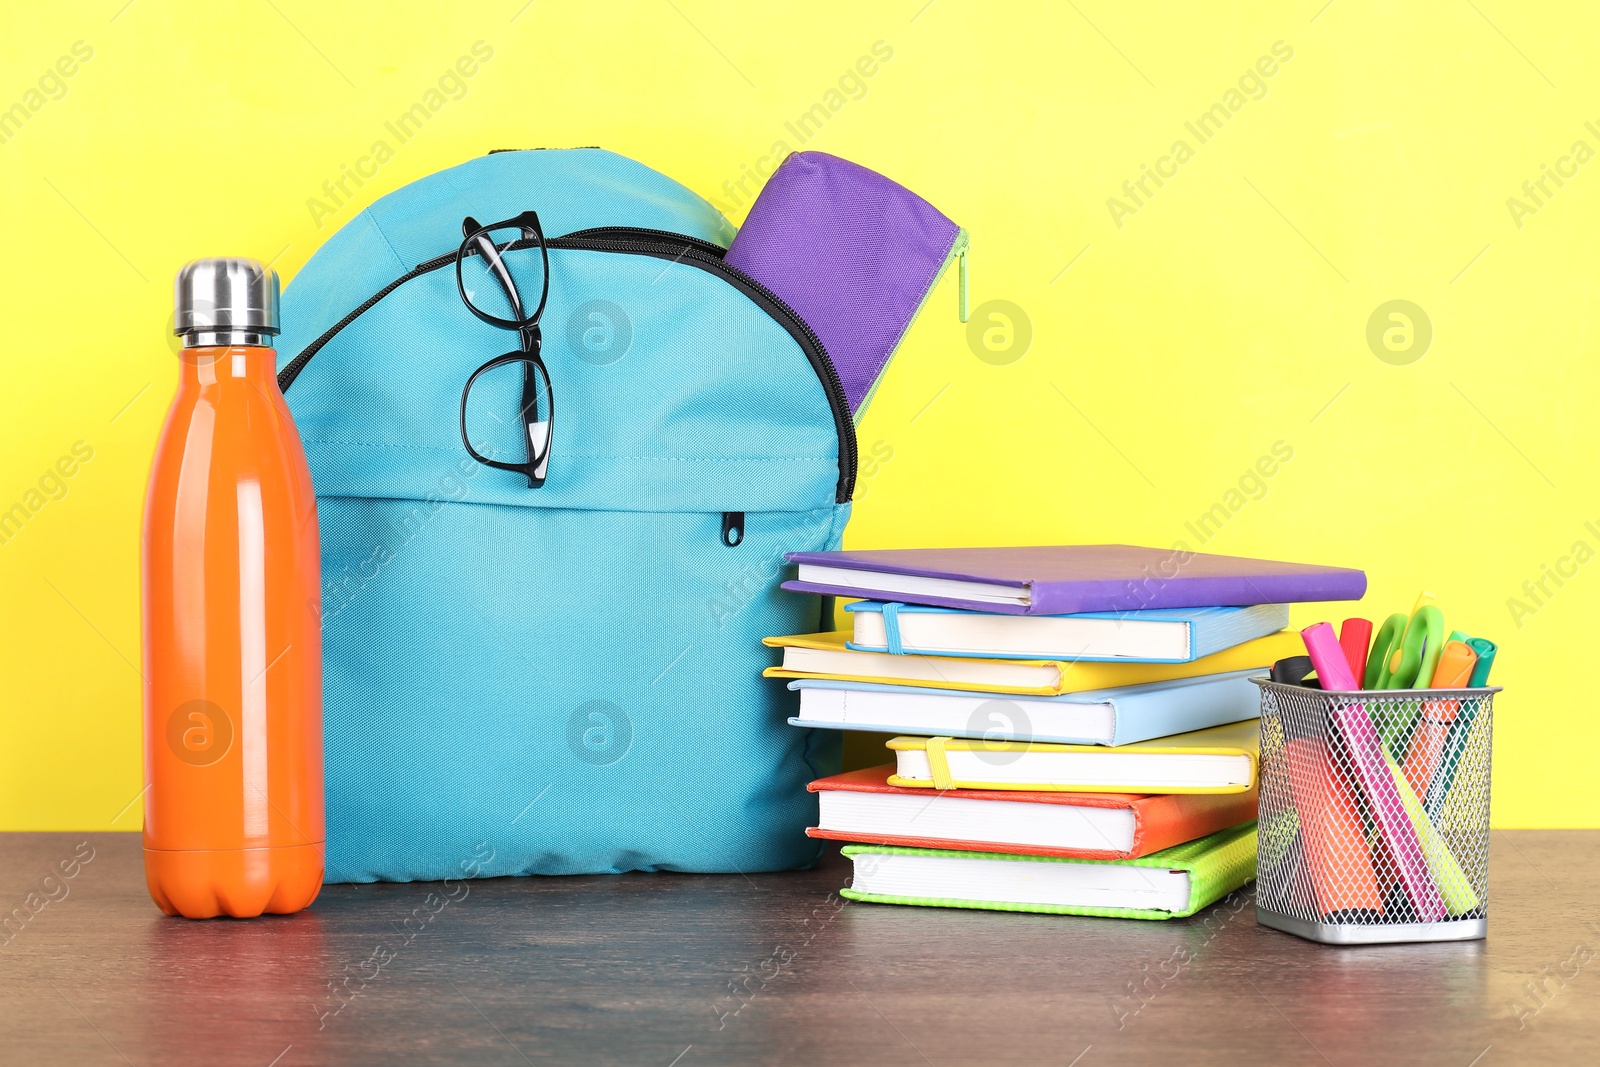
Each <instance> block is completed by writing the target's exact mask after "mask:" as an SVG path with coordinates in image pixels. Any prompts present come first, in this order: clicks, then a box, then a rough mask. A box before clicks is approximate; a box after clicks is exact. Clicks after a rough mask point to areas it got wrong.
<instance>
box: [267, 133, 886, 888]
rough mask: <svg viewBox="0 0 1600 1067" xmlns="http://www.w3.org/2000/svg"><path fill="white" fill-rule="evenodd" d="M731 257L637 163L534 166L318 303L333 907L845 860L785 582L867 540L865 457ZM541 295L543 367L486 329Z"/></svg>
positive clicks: (291, 363)
mask: <svg viewBox="0 0 1600 1067" xmlns="http://www.w3.org/2000/svg"><path fill="white" fill-rule="evenodd" d="M529 212H535V213H537V218H536V220H535V219H534V218H533V216H530V215H528V214H527V213H529ZM464 220H466V221H464ZM475 220H483V224H484V225H482V226H480V225H479V223H478V222H477V221H475ZM502 220H508V221H509V223H510V225H509V227H508V228H506V229H494V228H493V225H492V224H494V223H497V222H500V221H502ZM541 230H542V239H541V236H540V234H541ZM473 231H479V235H478V237H477V238H476V239H474V238H473V236H472V233H473ZM507 232H510V233H511V234H512V235H513V236H514V237H516V238H519V239H517V240H515V242H514V243H510V244H507V243H505V242H503V241H501V238H502V237H503V236H504V235H505V234H506V233H507ZM464 237H466V238H467V240H466V241H465V242H464V243H463V238H464ZM731 237H732V229H731V227H730V226H729V225H728V223H727V222H726V220H724V219H723V218H722V216H721V215H720V214H718V212H717V211H716V210H715V209H713V208H712V207H711V206H710V205H709V204H707V203H706V202H705V201H704V200H702V199H701V198H700V197H698V196H696V195H695V194H693V193H692V192H690V191H689V190H688V189H686V188H684V187H683V186H681V185H678V184H677V183H676V182H673V181H671V180H669V179H667V178H665V177H663V176H662V175H660V174H657V173H656V172H654V171H652V170H650V169H649V168H647V167H644V166H642V165H640V164H638V163H635V162H632V161H630V160H627V159H624V158H622V157H619V156H616V155H613V154H611V153H609V152H603V151H600V150H597V149H572V150H564V151H537V150H535V151H520V152H502V153H494V154H491V155H489V156H486V157H484V158H481V159H476V160H473V161H471V162H469V163H465V164H463V165H461V166H458V167H454V168H452V169H450V170H446V171H443V172H441V173H439V174H435V175H432V176H431V177H428V178H424V179H422V180H420V181H417V182H415V183H413V184H411V185H408V186H406V187H405V188H403V189H400V190H398V191H396V192H394V193H391V194H389V195H388V196H385V197H383V198H382V199H381V200H379V201H378V202H377V203H375V204H373V205H372V207H371V208H370V209H368V210H366V211H364V212H362V213H361V214H360V215H359V216H357V217H356V218H354V219H353V220H351V221H350V222H349V223H348V224H347V225H346V226H344V227H343V228H342V229H341V230H340V231H339V232H338V233H337V234H336V235H334V236H333V237H332V238H331V239H330V240H329V241H328V242H327V243H326V244H325V245H324V246H323V247H322V248H321V250H319V251H318V252H317V253H316V255H314V256H313V257H312V258H311V260H310V262H308V263H307V264H306V265H305V267H304V268H303V269H302V270H301V271H300V273H299V275H298V276H297V277H296V278H295V279H294V281H293V284H291V285H290V286H289V287H288V289H287V291H286V292H285V294H284V298H283V321H284V332H283V334H282V336H281V337H280V338H279V352H280V356H281V359H282V361H283V362H282V365H281V367H280V373H279V382H280V384H281V385H282V386H283V389H284V394H285V396H286V397H287V399H288V402H289V407H290V409H291V410H292V411H293V413H294V417H295V421H296V423H297V425H298V426H299V430H300V434H301V437H302V439H303V440H304V442H305V447H306V453H307V455H308V457H309V459H310V463H311V472H312V477H313V480H314V482H315V484H316V491H317V507H318V519H319V522H320V523H321V532H322V567H323V589H322V612H323V627H322V633H323V661H324V686H323V692H324V707H325V717H326V742H325V745H326V763H327V803H328V851H327V856H328V874H327V877H328V881H330V882H366V881H374V880H401V881H403V880H412V879H439V878H445V877H460V876H461V875H462V873H463V872H464V871H466V872H468V873H475V874H480V875H483V876H493V875H510V874H577V873H592V872H613V871H628V870H676V871H704V872H735V871H746V872H748V871H765V870H779V869H785V868H793V867H798V866H803V865H805V864H807V863H809V862H811V861H812V860H813V859H814V858H815V856H816V854H817V845H818V843H817V842H815V841H812V840H810V839H808V838H807V837H806V836H805V835H804V832H803V831H804V829H805V827H806V826H807V825H810V824H811V823H812V822H813V821H814V820H815V815H816V806H815V799H814V797H813V796H812V794H809V793H807V792H806V790H805V785H806V783H807V782H808V781H810V780H812V779H814V778H817V777H819V776H822V775H825V774H829V773H833V772H835V771H837V770H838V764H839V750H838V736H839V735H838V734H837V733H836V732H835V731H831V730H798V729H795V728H793V727H791V726H789V725H787V724H786V721H785V720H786V718H787V716H788V715H789V714H791V711H790V709H789V707H788V701H789V699H792V694H790V693H788V692H787V691H786V690H785V689H784V688H783V683H782V682H781V681H778V680H769V679H764V678H762V677H761V671H762V668H763V667H765V666H768V665H769V664H770V663H771V662H772V658H771V653H770V652H769V650H767V649H765V648H763V646H762V645H761V638H763V637H765V636H768V635H773V634H790V633H804V632H810V631H814V630H817V629H820V628H822V627H823V625H824V614H823V605H822V604H821V602H820V601H819V600H818V599H817V598H814V597H807V596H802V595H798V594H794V593H785V592H781V591H779V589H778V588H777V585H778V582H779V580H781V577H782V572H783V568H784V562H783V554H784V553H785V552H792V551H799V550H807V549H829V548H836V547H838V544H839V539H840V535H841V533H842V531H843V529H844V525H845V521H846V519H847V518H848V516H849V511H850V504H849V501H850V495H851V490H852V486H853V482H854V479H855V465H856V442H855V432H854V428H853V424H852V420H851V415H850V409H849V407H848V405H847V402H846V400H845V397H844V393H843V390H842V389H841V387H840V384H839V379H838V375H837V374H836V373H835V371H834V368H833V366H832V364H831V363H830V362H829V360H828V357H827V355H826V353H825V352H823V350H822V346H821V344H820V342H818V341H817V340H816V337H815V335H814V334H812V332H811V331H810V330H809V329H808V328H807V327H806V326H805V324H804V323H803V322H801V321H800V320H799V318H798V317H797V316H795V314H794V313H793V312H792V311H790V310H789V309H788V308H787V307H786V306H785V305H784V304H783V303H782V302H781V301H779V300H778V299H776V298H775V297H773V296H772V295H771V294H770V293H769V292H768V291H766V290H765V289H763V288H762V287H761V286H759V285H758V284H756V283H755V282H753V281H751V280H750V279H749V278H748V277H746V276H744V275H742V274H740V273H739V272H738V271H736V270H734V269H732V268H731V267H727V266H725V265H724V264H723V263H722V261H721V253H722V250H723V249H724V248H725V247H726V245H727V243H728V241H729V240H730V238H731ZM541 244H542V246H543V247H542V248H541ZM458 248H459V249H462V250H464V251H461V253H460V254H459V255H458ZM458 262H459V263H460V264H461V265H462V266H461V267H460V268H459V274H458V266H457V264H458ZM543 263H547V264H548V271H547V273H546V272H545V271H544V269H543V267H542V266H541V264H543ZM458 277H459V281H458ZM507 277H509V279H510V281H511V282H512V285H511V287H510V288H509V289H507V288H506V286H505V284H504V279H505V278H507ZM530 279H531V280H533V283H534V284H532V285H530V284H529V280H530ZM543 279H548V302H547V303H546V305H545V306H544V308H543V314H542V317H541V318H540V320H539V329H538V333H539V338H538V340H537V341H534V340H530V337H529V335H530V334H531V333H532V332H533V331H530V330H526V329H524V330H521V331H518V330H517V329H507V328H502V327H500V326H496V325H493V324H491V323H490V322H487V321H483V320H482V319H481V318H480V317H479V315H477V314H475V313H474V311H473V310H471V309H470V308H469V304H468V302H469V301H470V302H471V304H472V306H474V307H476V308H477V309H478V311H479V312H481V313H483V314H486V315H489V316H490V317H500V318H502V319H506V320H515V319H523V320H525V319H526V318H527V317H528V316H530V315H532V314H533V312H534V310H535V306H536V304H537V301H538V299H539V294H540V291H541V290H542V285H540V284H539V282H540V281H542V280H543ZM530 290H531V291H530ZM513 292H514V293H517V294H518V298H519V299H520V305H519V306H518V307H517V308H515V309H511V308H510V302H511V300H512V299H513V297H512V296H510V295H509V294H510V293H513ZM497 301H498V303H497ZM496 308H498V309H499V310H496ZM502 353H510V354H509V355H507V356H505V358H504V360H502V361H498V362H496V357H500V356H501V355H502ZM535 355H536V356H537V357H538V360H537V366H535V361H534V360H533V356H535ZM486 363H493V364H494V365H493V366H492V367H490V368H489V369H487V370H485V371H484V372H483V374H482V375H481V377H479V378H477V380H476V381H475V382H473V384H472V389H471V394H470V401H469V400H464V388H465V387H466V386H467V385H468V381H469V379H470V378H472V377H473V376H474V373H475V372H477V371H478V370H479V369H480V368H483V367H484V365H485V364H486ZM552 409H553V418H552V415H551V413H552ZM519 415H520V416H522V417H521V418H519ZM524 433H526V436H523V435H524ZM469 443H470V445H471V448H472V450H473V451H474V452H475V453H477V456H478V458H476V459H475V458H474V457H473V456H472V455H469V452H468V447H467V445H468V444H469ZM480 460H483V461H484V462H480ZM486 463H487V464H489V465H486ZM486 856H488V857H490V858H488V859H485V857H486Z"/></svg>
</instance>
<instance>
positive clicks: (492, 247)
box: [456, 211, 555, 489]
mask: <svg viewBox="0 0 1600 1067" xmlns="http://www.w3.org/2000/svg"><path fill="white" fill-rule="evenodd" d="M461 232H462V233H464V234H465V235H466V237H465V239H464V240H463V241H462V242H461V247H460V248H459V249H458V250H457V251H456V290H457V291H458V292H459V293H460V294H461V302H462V303H464V304H466V305H467V310H468V311H470V312H472V313H473V314H474V315H476V316H477V317H478V318H479V319H481V320H483V321H484V322H487V323H488V324H489V325H491V326H498V327H500V328H501V329H503V330H516V331H517V334H518V336H519V337H520V338H521V341H522V347H521V349H520V350H519V351H516V352H507V353H506V354H505V355H503V356H496V357H495V358H494V359H491V360H489V362H487V363H485V364H484V365H483V366H481V367H479V368H478V369H477V370H475V371H473V372H472V375H471V376H470V377H468V378H467V384H466V385H465V386H464V387H463V388H462V390H461V444H462V445H463V446H464V447H465V448H466V450H467V454H468V455H469V456H471V457H472V458H473V459H475V460H477V461H478V462H479V463H482V464H483V465H484V466H486V467H493V468H495V469H496V470H503V471H512V472H514V473H518V474H524V475H526V476H527V478H528V486H529V488H531V489H537V488H539V487H540V486H542V485H543V484H544V479H545V473H546V471H547V469H548V467H549V465H550V432H551V428H552V424H553V420H554V417H555V403H554V397H553V394H552V392H551V389H550V371H549V369H548V368H546V367H545V365H544V359H543V358H542V357H541V356H540V354H539V350H540V347H541V345H542V343H543V339H542V336H541V334H540V331H539V319H540V316H542V315H543V314H544V305H545V301H546V300H548V299H549V297H550V250H549V249H548V248H547V247H546V246H545V240H544V230H543V228H541V227H540V225H539V216H538V214H537V213H536V212H533V211H524V212H523V213H522V214H520V215H518V216H516V217H515V218H510V219H506V220H505V221H504V222H496V223H491V224H490V225H488V226H480V225H479V224H478V221H477V220H476V219H474V218H472V217H471V216H468V217H467V218H465V219H462V220H461ZM535 246H537V247H538V249H539V258H538V263H537V267H535V265H534V262H533V260H532V257H528V256H518V257H516V259H515V262H514V263H513V261H512V260H511V259H510V258H508V257H506V256H505V255H504V253H506V252H509V251H513V250H523V249H528V248H532V247H535ZM535 270H537V272H538V277H537V278H535V277H534V271H535ZM535 289H537V290H538V293H539V302H538V304H536V305H535V306H534V307H533V310H532V311H527V310H526V305H525V303H524V299H523V294H524V293H529V294H531V293H532V292H533V291H534V290H535ZM511 363H521V364H522V365H523V377H522V403H521V408H520V413H519V414H520V419H521V425H522V426H523V439H524V442H525V443H526V445H527V455H528V458H527V461H526V462H523V463H506V462H503V461H501V460H498V459H490V458H489V457H488V456H485V455H483V454H481V453H480V452H479V451H478V450H477V449H476V448H474V447H472V442H471V441H470V440H469V439H468V437H467V398H468V397H469V396H471V395H472V386H473V383H475V382H476V381H477V380H478V379H479V377H481V376H482V375H484V374H486V373H488V372H489V371H492V370H494V369H496V368H497V367H504V366H506V365H507V364H511ZM513 454H515V453H513Z"/></svg>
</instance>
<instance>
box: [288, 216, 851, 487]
mask: <svg viewBox="0 0 1600 1067" xmlns="http://www.w3.org/2000/svg"><path fill="white" fill-rule="evenodd" d="M535 244H536V242H535V241H514V242H512V243H511V244H510V245H508V246H507V251H515V250H518V249H523V248H531V247H534V245H535ZM545 245H546V246H547V247H548V248H551V249H566V250H568V251H575V252H615V253H621V254H625V255H643V256H653V257H655V258H657V259H666V260H671V261H672V262H675V263H690V264H693V265H694V266H696V267H699V268H700V269H701V270H704V271H706V272H707V273H708V274H715V275H718V276H719V277H721V278H722V279H723V280H724V281H726V282H728V283H729V284H730V285H732V286H733V287H734V288H735V289H738V290H739V291H740V292H742V293H744V294H745V296H747V297H749V298H750V299H751V301H753V302H754V303H755V304H756V305H757V306H758V307H760V308H761V310H762V311H764V312H766V313H767V315H768V316H769V317H771V318H772V319H773V320H774V321H776V322H777V323H778V325H780V326H782V327H783V328H784V329H785V330H787V331H788V332H789V335H790V336H791V337H793V338H794V339H795V343H797V344H798V345H799V346H800V350H801V351H803V352H804V353H805V354H806V359H807V360H808V361H809V362H810V363H811V368H812V370H813V371H815V372H816V375H817V378H818V380H820V381H821V382H822V390H823V392H824V393H826V394H827V397H828V407H829V408H830V409H831V411H832V413H833V422H834V428H835V430H836V431H837V433H838V436H839V482H838V487H837V491H836V492H835V495H834V499H835V501H836V502H837V503H841V504H843V503H847V502H849V500H850V497H851V495H852V494H853V493H854V491H855V484H856V427H855V420H854V419H853V418H852V417H851V414H850V404H849V401H848V400H847V399H846V398H845V393H844V384H843V383H842V382H841V381H840V380H839V372H838V370H837V369H836V368H835V367H834V365H833V361H832V360H831V359H829V358H828V353H827V350H826V349H825V348H824V347H823V344H822V340H821V339H820V338H819V337H818V336H817V335H816V332H815V331H814V330H812V329H811V327H810V326H809V325H807V324H806V321H805V320H804V319H802V318H801V317H800V315H799V313H798V312H796V311H795V310H794V308H792V307H790V306H789V305H788V304H786V303H784V301H783V300H782V299H781V298H780V297H779V296H778V295H777V294H776V293H774V292H773V291H772V290H771V289H768V288H767V287H766V286H764V285H762V284H761V283H760V282H758V281H756V280H755V279H754V278H752V277H750V276H749V275H748V274H746V273H744V271H742V270H739V269H738V268H737V267H733V266H730V265H729V264H727V263H724V262H723V261H722V256H723V253H724V252H725V249H723V248H722V247H721V246H719V245H715V244H712V243H711V242H710V241H702V240H700V239H699V238H697V237H689V236H687V235H686V234H681V233H672V232H671V231H669V230H652V229H647V228H644V227H635V226H598V227H593V228H591V229H587V230H579V231H576V232H574V233H569V234H567V235H565V236H563V237H551V238H547V239H546V241H545ZM455 258H456V253H454V252H449V253H446V254H445V255H442V256H434V257H433V258H432V259H428V260H424V261H423V262H421V263H419V264H417V265H416V266H415V267H413V268H411V270H409V271H407V272H406V273H405V274H402V275H401V276H400V277H398V278H396V279H395V280H394V281H392V282H390V283H389V284H388V285H386V286H384V287H383V288H382V289H379V290H378V291H377V292H376V293H374V294H372V295H371V296H370V297H368V298H367V299H366V300H364V301H362V302H361V303H360V304H359V305H358V306H357V307H356V308H355V310H353V311H351V312H350V313H349V314H348V315H346V316H345V317H344V318H342V319H340V320H339V321H338V322H336V323H334V324H333V325H332V326H330V327H328V329H327V330H326V331H325V332H324V333H323V334H322V336H321V337H318V338H317V339H316V340H315V341H312V342H311V343H310V344H309V345H307V346H306V347H305V348H304V349H303V350H301V352H300V354H299V355H297V356H295V357H294V358H293V359H291V360H290V361H289V362H288V363H286V364H285V365H284V368H283V370H282V371H280V372H279V373H278V388H279V389H280V390H282V391H283V392H288V389H289V386H291V385H293V384H294V381H295V379H296V378H298V377H299V376H300V372H301V371H303V370H304V369H305V367H306V364H308V363H310V362H311V359H312V357H314V356H315V355H316V354H317V353H318V352H319V351H321V349H322V348H323V346H324V345H326V344H327V343H328V342H329V341H331V340H333V339H334V338H335V337H336V336H338V335H339V332H340V331H341V330H343V329H344V328H345V327H347V326H349V325H350V324H351V323H353V322H355V321H356V319H358V318H360V317H361V316H362V315H364V314H366V313H367V312H368V311H370V310H371V309H372V308H373V307H375V306H376V305H377V303H378V302H379V301H380V300H382V299H383V298H384V297H386V296H388V295H389V294H390V293H392V292H394V291H395V290H396V289H398V288H400V286H402V285H404V284H405V283H406V282H408V281H411V280H412V279H413V278H420V277H422V276H423V275H424V274H430V273H432V272H433V271H436V270H441V269H443V268H444V267H447V266H449V265H451V264H452V263H454V262H455Z"/></svg>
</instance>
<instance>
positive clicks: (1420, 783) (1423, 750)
mask: <svg viewBox="0 0 1600 1067" xmlns="http://www.w3.org/2000/svg"><path fill="white" fill-rule="evenodd" d="M1477 658H1478V657H1477V655H1476V654H1475V653H1474V652H1473V651H1472V649H1471V648H1469V647H1467V646H1466V645H1464V644H1462V643H1461V642H1460V641H1451V642H1450V643H1449V644H1448V645H1446V646H1445V648H1444V654H1443V655H1442V656H1440V657H1439V669H1438V670H1436V671H1435V672H1434V674H1433V679H1432V682H1433V685H1432V686H1431V688H1433V689H1461V688H1463V687H1464V686H1465V685H1466V684H1467V679H1468V678H1469V677H1470V676H1471V674H1472V667H1473V664H1474V663H1475V662H1476V661H1477ZM1460 709H1461V701H1459V700H1424V701H1423V702H1422V717H1421V719H1420V720H1419V721H1418V722H1417V726H1416V729H1415V730H1413V731H1412V733H1411V740H1410V742H1409V743H1408V745H1407V747H1406V756H1405V760H1404V761H1403V762H1402V763H1401V767H1400V769H1401V771H1402V772H1404V774H1405V778H1406V781H1407V782H1408V783H1410V785H1411V788H1412V789H1414V790H1416V792H1417V795H1418V796H1425V795H1426V794H1427V792H1428V784H1429V782H1430V781H1431V780H1432V778H1433V775H1434V772H1435V771H1436V770H1437V769H1438V767H1439V758H1440V756H1441V755H1443V753H1444V750H1445V742H1446V741H1447V740H1448V738H1449V735H1450V727H1451V726H1452V725H1454V724H1455V721H1456V713H1457V712H1458V711H1460Z"/></svg>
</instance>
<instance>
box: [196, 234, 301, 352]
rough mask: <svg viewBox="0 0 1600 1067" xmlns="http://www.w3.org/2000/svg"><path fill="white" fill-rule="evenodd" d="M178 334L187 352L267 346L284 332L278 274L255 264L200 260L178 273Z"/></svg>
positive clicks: (231, 259) (236, 259)
mask: <svg viewBox="0 0 1600 1067" xmlns="http://www.w3.org/2000/svg"><path fill="white" fill-rule="evenodd" d="M173 289H174V308H175V310H174V313H173V320H172V321H173V329H172V332H173V333H175V334H177V335H178V336H179V337H182V338H183V344H184V347H186V348H196V347H200V346H206V345H261V346H265V347H271V341H270V340H269V338H270V337H271V336H272V335H273V334H276V333H277V332H278V274H277V272H276V271H274V270H270V269H268V268H267V267H265V266H263V265H262V264H261V263H259V262H257V261H256V260H253V259H245V258H243V257H239V256H216V257H213V258H210V259H197V260H194V261H192V262H190V263H187V264H185V265H184V268H183V269H182V270H180V271H179V272H178V280H177V283H176V285H175V286H174V287H173Z"/></svg>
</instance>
